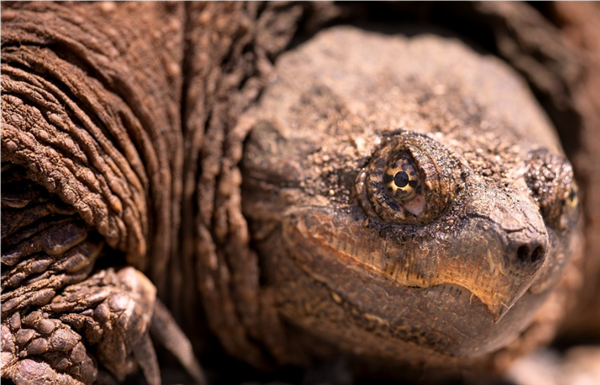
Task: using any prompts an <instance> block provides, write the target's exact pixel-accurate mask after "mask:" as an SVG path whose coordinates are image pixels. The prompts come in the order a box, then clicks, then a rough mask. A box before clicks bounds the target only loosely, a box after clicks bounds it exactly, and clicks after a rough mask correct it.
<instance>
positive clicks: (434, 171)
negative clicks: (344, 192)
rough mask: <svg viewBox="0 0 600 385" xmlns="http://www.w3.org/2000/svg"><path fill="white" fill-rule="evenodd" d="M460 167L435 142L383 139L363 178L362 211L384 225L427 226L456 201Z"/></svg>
mask: <svg viewBox="0 0 600 385" xmlns="http://www.w3.org/2000/svg"><path fill="white" fill-rule="evenodd" d="M458 163H459V162H458V161H457V160H456V158H455V157H453V156H452V155H451V154H450V151H449V150H447V149H446V148H444V147H443V146H442V145H441V144H440V143H438V142H436V141H435V140H433V139H431V138H429V137H427V136H424V135H421V134H417V133H414V132H410V131H399V132H396V133H394V134H393V135H390V136H388V137H385V138H384V140H383V141H382V146H381V147H380V148H378V149H377V150H376V151H375V152H374V154H373V157H372V158H371V160H370V161H369V163H368V164H367V165H366V167H365V168H364V169H363V170H362V172H360V173H359V176H358V180H357V193H358V196H359V198H360V202H361V205H362V207H363V209H364V210H365V211H366V212H367V213H368V214H370V215H372V216H375V217H378V218H379V219H381V220H383V221H385V222H394V223H399V224H413V225H423V224H427V223H429V222H432V221H433V220H435V219H437V218H438V217H440V216H441V215H442V214H443V213H444V212H445V210H446V209H447V208H448V207H449V206H450V204H451V202H452V201H453V200H454V198H455V197H456V194H457V191H458V185H457V183H456V182H455V177H456V175H457V173H458V174H460V170H461V166H460V165H459V164H458Z"/></svg>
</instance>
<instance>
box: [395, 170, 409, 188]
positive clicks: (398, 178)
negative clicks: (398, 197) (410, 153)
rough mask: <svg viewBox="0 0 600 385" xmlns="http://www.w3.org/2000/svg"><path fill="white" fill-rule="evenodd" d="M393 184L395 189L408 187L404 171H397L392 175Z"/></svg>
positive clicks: (406, 175)
mask: <svg viewBox="0 0 600 385" xmlns="http://www.w3.org/2000/svg"><path fill="white" fill-rule="evenodd" d="M394 184H395V185H396V186H397V187H400V188H402V187H406V185H408V174H407V173H406V172H404V171H399V172H397V173H396V175H394Z"/></svg>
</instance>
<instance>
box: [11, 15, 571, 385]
mask: <svg viewBox="0 0 600 385" xmlns="http://www.w3.org/2000/svg"><path fill="white" fill-rule="evenodd" d="M484 11H485V9H484ZM488 11H489V10H488ZM494 12H495V13H494ZM494 12H492V11H489V13H490V14H493V15H494V17H497V18H500V19H501V17H502V16H506V15H507V14H509V12H508V13H506V14H503V13H502V12H501V10H496V11H494ZM483 13H485V12H483ZM350 14H351V12H350ZM343 15H344V9H343V8H340V7H337V6H333V5H316V4H294V3H282V4H280V3H274V4H243V3H217V4H186V5H183V4H180V3H170V4H160V3H159V4H144V3H126V4H121V5H117V4H113V3H91V4H77V5H75V4H68V5H66V4H46V3H44V4H39V3H28V4H19V3H15V4H3V10H2V19H3V25H2V188H3V191H2V297H1V300H2V324H1V332H2V357H1V358H2V378H5V379H10V380H12V381H13V382H15V383H29V382H33V381H39V382H44V381H46V382H56V383H92V382H94V381H99V382H110V381H114V380H117V381H123V380H124V379H125V378H126V376H127V375H128V374H131V373H133V372H135V371H137V370H139V369H140V368H141V369H142V370H143V372H144V374H145V376H146V378H147V379H148V381H149V382H150V383H157V382H159V381H160V377H159V370H158V364H157V359H156V356H155V354H154V350H153V347H152V341H151V339H150V337H149V335H150V334H152V336H153V337H154V339H155V341H157V342H158V343H159V344H162V345H165V346H166V347H167V349H168V350H170V351H171V352H172V353H174V354H175V355H176V356H177V358H178V359H179V360H180V361H181V362H182V364H183V365H184V367H186V369H187V370H188V371H189V372H190V373H191V374H192V375H193V376H194V378H195V379H196V380H197V381H202V374H201V373H200V371H199V368H198V367H197V365H196V363H195V358H194V353H193V351H192V346H193V347H195V348H196V350H199V349H200V347H201V344H200V342H199V341H200V340H201V339H202V337H203V335H202V332H201V328H202V326H200V324H204V321H206V322H205V323H206V324H207V325H208V328H209V329H210V330H211V332H213V333H214V334H215V335H216V336H217V337H218V338H219V341H220V343H221V344H222V346H223V348H224V349H225V350H226V351H227V352H228V353H229V354H231V355H233V356H235V357H237V358H240V359H242V360H245V361H247V362H249V363H251V364H253V365H255V366H257V367H267V366H269V365H272V364H283V365H310V364H311V363H312V362H313V360H315V359H327V358H328V357H333V356H339V355H343V356H347V357H349V358H350V359H351V360H352V361H353V362H354V363H355V367H356V370H357V371H362V372H366V373H373V372H381V371H388V372H390V373H388V375H395V376H412V375H417V376H420V375H422V372H423V370H425V369H427V368H436V369H438V370H437V374H438V375H442V376H449V375H453V374H455V373H457V372H461V371H462V370H465V369H475V370H489V369H490V368H491V367H493V366H499V365H501V364H503V359H508V358H510V357H512V356H514V355H517V354H519V353H520V352H521V351H525V350H527V349H530V348H531V347H532V346H534V345H536V344H539V343H542V342H544V341H545V340H547V339H549V338H551V336H552V334H553V330H554V328H555V327H556V326H557V322H558V321H559V320H560V314H561V313H562V311H561V310H558V311H557V309H563V308H564V306H565V305H564V302H565V299H566V298H567V294H568V293H569V292H570V291H572V290H570V287H569V285H570V283H569V280H568V279H564V278H565V277H567V278H568V276H569V274H571V275H573V274H576V273H574V272H573V271H574V269H575V267H574V265H573V263H571V262H570V260H571V259H573V258H572V255H574V254H577V250H578V248H579V243H580V240H579V238H578V232H577V231H576V226H577V217H578V196H577V187H576V184H575V181H574V178H573V172H572V169H571V166H570V164H569V163H568V162H567V161H566V160H565V158H564V156H563V155H562V151H561V149H560V144H559V141H558V139H557V138H556V137H555V135H554V133H553V129H552V125H551V123H550V122H549V120H548V118H547V117H545V115H544V113H543V111H542V110H541V109H540V107H539V106H538V105H537V102H536V101H535V100H534V98H533V97H532V95H531V94H530V92H529V91H528V89H527V86H526V84H525V83H524V82H523V81H522V80H520V78H519V77H518V75H516V74H515V73H514V72H513V71H512V70H511V69H510V68H508V66H506V65H505V64H503V63H502V62H500V61H499V60H498V59H494V58H489V57H486V56H485V55H482V54H480V53H477V52H476V51H474V50H473V49H472V48H470V47H469V46H467V45H466V44H464V43H461V42H460V41H459V40H458V39H457V38H453V37H447V36H445V37H443V36H441V35H439V34H437V35H435V34H432V32H431V30H429V29H421V30H411V31H406V30H404V31H402V30H400V29H394V30H393V33H389V31H388V32H383V31H370V32H369V31H366V30H364V29H363V30H357V29H354V28H348V27H346V28H335V29H331V30H327V31H325V32H322V33H320V34H319V35H318V36H316V37H314V38H312V39H310V40H308V41H307V42H306V43H304V44H301V45H299V46H297V47H296V48H294V49H292V50H290V52H289V53H285V54H283V55H281V57H279V58H278V59H277V64H276V65H275V67H274V68H272V66H271V61H272V60H275V59H276V57H278V56H279V54H280V53H281V52H282V51H283V50H284V48H285V47H286V45H287V44H288V43H289V42H290V40H291V38H292V37H293V35H294V32H295V27H293V26H294V25H297V24H298V23H300V21H301V20H302V21H303V23H304V24H305V26H311V25H312V26H313V27H315V26H318V25H322V23H324V22H327V21H330V20H333V19H334V18H336V17H338V18H339V17H342V16H343ZM346 17H350V16H348V15H346ZM133 21H135V22H133ZM307 28H308V27H307ZM540 56H543V55H540ZM517 67H518V65H517ZM534 83H535V82H534ZM535 84H538V85H539V84H544V82H543V81H540V82H539V83H535ZM547 91H548V92H547V95H550V96H552V95H554V94H552V92H553V89H552V87H549V89H548V90H547ZM261 92H262V97H261V98H260V102H257V100H258V97H259V95H260V94H261ZM550 99H551V98H550ZM548 103H549V104H552V100H551V102H548ZM575 259H576V258H575ZM568 271H570V273H567V272H568ZM561 278H563V279H562V280H561ZM158 298H161V301H163V302H165V303H166V305H167V307H168V310H167V308H165V307H164V306H163V305H162V302H161V301H159V300H158ZM171 314H172V315H173V316H174V318H173V317H172V316H171ZM178 324H179V325H180V327H181V328H182V329H183V330H184V331H185V334H184V333H183V332H181V331H180V330H179V326H178ZM188 340H189V341H188Z"/></svg>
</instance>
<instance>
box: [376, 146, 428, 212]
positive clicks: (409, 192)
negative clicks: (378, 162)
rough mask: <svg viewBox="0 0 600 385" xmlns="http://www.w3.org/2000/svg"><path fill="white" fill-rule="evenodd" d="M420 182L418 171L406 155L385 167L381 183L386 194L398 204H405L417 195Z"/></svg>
mask: <svg viewBox="0 0 600 385" xmlns="http://www.w3.org/2000/svg"><path fill="white" fill-rule="evenodd" d="M419 182H420V176H419V170H417V166H416V165H415V163H414V161H413V160H412V159H411V158H410V157H409V156H406V155H403V156H401V157H400V158H398V159H396V160H395V161H393V162H392V163H391V164H390V165H389V166H388V167H386V169H385V172H384V174H383V183H384V185H385V189H386V190H387V192H388V194H390V196H391V197H392V198H394V200H397V201H398V202H406V201H408V200H410V199H412V198H414V197H415V196H416V195H417V192H418V187H419V184H420V183H419Z"/></svg>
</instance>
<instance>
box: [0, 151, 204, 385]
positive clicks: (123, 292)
mask: <svg viewBox="0 0 600 385" xmlns="http://www.w3.org/2000/svg"><path fill="white" fill-rule="evenodd" d="M120 259H124V257H122V256H121V258H119V252H117V251H115V250H114V249H111V248H110V247H108V246H107V245H106V242H105V240H104V238H103V237H102V236H101V235H100V234H98V232H97V231H96V230H95V229H94V228H93V227H91V226H90V225H88V224H86V223H85V222H84V221H83V220H82V219H81V217H80V216H79V214H78V213H77V212H76V211H75V210H74V209H73V208H72V207H70V206H68V205H66V204H64V203H63V202H62V201H61V200H60V199H58V198H57V197H56V196H55V195H53V194H50V193H49V192H48V191H47V190H45V189H44V188H43V187H41V186H40V185H38V184H36V183H34V182H32V181H31V180H29V179H28V178H27V177H26V173H25V171H24V169H23V168H22V167H19V166H15V165H11V164H8V163H5V164H4V165H3V167H2V257H1V261H2V294H1V297H0V298H1V302H2V323H1V325H0V326H1V337H2V353H1V373H2V378H5V379H11V380H12V381H13V382H14V383H17V384H21V383H23V384H25V383H27V384H28V383H39V382H42V383H43V382H51V383H59V384H61V383H64V384H71V383H92V382H94V381H97V380H99V378H104V379H105V380H106V379H109V378H112V379H114V380H115V381H123V380H124V379H125V377H126V376H127V375H128V374H131V373H134V372H136V371H137V370H138V369H141V370H142V371H143V373H144V375H145V377H146V379H147V381H148V383H149V384H158V383H160V371H159V368H158V364H157V359H156V355H155V353H154V348H153V344H152V341H151V340H150V331H151V330H153V334H154V335H156V336H158V337H159V338H157V341H158V342H159V343H162V344H164V345H165V346H167V348H168V349H169V350H170V351H171V352H173V354H174V355H175V357H177V358H178V359H180V361H182V363H183V366H184V367H185V368H186V369H188V371H189V372H190V373H191V374H192V376H193V377H194V378H195V379H196V380H197V381H198V382H201V380H202V372H201V371H200V369H199V366H198V364H197V363H196V361H195V358H194V356H193V353H192V350H191V345H190V343H189V341H187V339H186V337H185V335H183V333H182V332H181V331H180V329H179V327H178V326H177V324H176V323H175V321H174V320H173V318H172V317H170V314H169V312H168V310H167V309H166V308H165V307H164V306H162V304H160V303H158V302H157V299H156V289H155V287H154V285H153V284H152V283H151V282H150V281H149V280H148V279H147V278H146V277H145V276H144V275H143V274H142V273H140V272H139V271H138V270H136V269H134V268H133V267H124V268H114V267H110V268H98V266H101V265H102V264H107V263H112V264H114V265H119V264H120ZM94 269H96V270H95V271H94ZM151 325H152V327H151Z"/></svg>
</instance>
